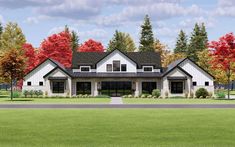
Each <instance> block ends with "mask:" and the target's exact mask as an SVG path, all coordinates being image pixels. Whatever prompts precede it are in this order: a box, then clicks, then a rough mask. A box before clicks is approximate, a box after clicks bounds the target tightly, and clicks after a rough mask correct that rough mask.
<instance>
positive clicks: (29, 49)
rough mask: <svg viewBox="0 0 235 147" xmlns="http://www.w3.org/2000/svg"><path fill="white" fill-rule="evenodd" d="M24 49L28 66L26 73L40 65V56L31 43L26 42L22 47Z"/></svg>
mask: <svg viewBox="0 0 235 147" xmlns="http://www.w3.org/2000/svg"><path fill="white" fill-rule="evenodd" d="M22 49H23V51H24V57H25V59H26V63H25V65H26V67H25V71H24V72H25V73H28V72H29V71H31V70H32V69H33V68H34V67H36V66H37V65H38V58H37V53H36V51H35V49H34V48H33V46H32V45H31V44H29V43H25V44H24V45H23V47H22Z"/></svg>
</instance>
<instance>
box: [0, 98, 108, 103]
mask: <svg viewBox="0 0 235 147" xmlns="http://www.w3.org/2000/svg"><path fill="white" fill-rule="evenodd" d="M109 102H110V98H14V99H13V101H11V100H10V98H0V104H3V103H7V104H16V103H17V104H32V103H53V104H57V103H59V104H62V103H64V104H76V103H78V104H93V103H94V104H97V103H100V104H108V103H109Z"/></svg>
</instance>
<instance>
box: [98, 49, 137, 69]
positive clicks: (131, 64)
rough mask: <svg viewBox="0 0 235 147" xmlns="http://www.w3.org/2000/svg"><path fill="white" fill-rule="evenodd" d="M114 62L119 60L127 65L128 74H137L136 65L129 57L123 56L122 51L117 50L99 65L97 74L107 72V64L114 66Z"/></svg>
mask: <svg viewBox="0 0 235 147" xmlns="http://www.w3.org/2000/svg"><path fill="white" fill-rule="evenodd" d="M113 60H119V61H120V62H121V64H126V66H127V71H126V72H136V64H135V62H133V61H132V60H130V59H129V58H128V57H126V56H125V55H123V54H122V53H121V52H120V51H118V50H116V51H113V52H112V53H111V54H109V55H108V56H107V57H105V58H104V59H103V60H101V61H100V62H99V63H97V69H96V72H106V64H113Z"/></svg>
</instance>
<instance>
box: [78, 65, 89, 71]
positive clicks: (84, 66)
mask: <svg viewBox="0 0 235 147" xmlns="http://www.w3.org/2000/svg"><path fill="white" fill-rule="evenodd" d="M83 67H85V68H87V67H88V68H89V71H82V70H81V68H83ZM90 71H91V66H80V72H90Z"/></svg>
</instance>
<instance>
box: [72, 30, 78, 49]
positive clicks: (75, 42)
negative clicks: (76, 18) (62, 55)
mask: <svg viewBox="0 0 235 147" xmlns="http://www.w3.org/2000/svg"><path fill="white" fill-rule="evenodd" d="M78 47H79V37H78V35H77V33H76V32H75V31H72V32H71V48H72V51H73V52H77V49H78Z"/></svg>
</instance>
